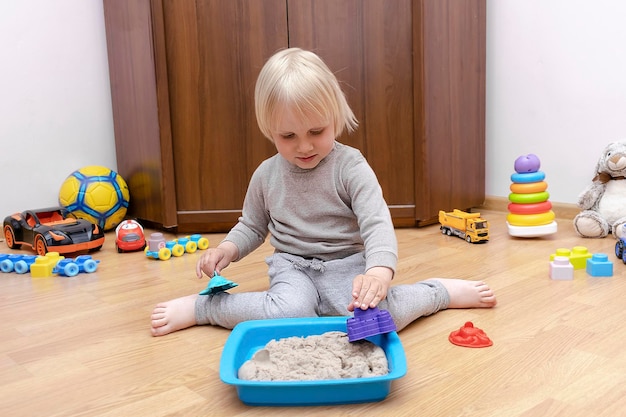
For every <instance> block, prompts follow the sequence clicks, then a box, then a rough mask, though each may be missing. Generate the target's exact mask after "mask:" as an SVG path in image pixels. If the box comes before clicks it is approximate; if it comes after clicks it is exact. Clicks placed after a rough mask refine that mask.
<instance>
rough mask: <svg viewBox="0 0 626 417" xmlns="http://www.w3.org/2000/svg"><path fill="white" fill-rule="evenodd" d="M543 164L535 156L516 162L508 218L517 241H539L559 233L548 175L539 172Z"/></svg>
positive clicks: (512, 176)
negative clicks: (549, 190) (532, 238)
mask: <svg viewBox="0 0 626 417" xmlns="http://www.w3.org/2000/svg"><path fill="white" fill-rule="evenodd" d="M540 166H541V161H540V160H539V158H538V157H537V155H534V154H528V155H523V156H520V157H519V158H517V159H516V160H515V173H514V174H513V175H511V181H512V182H513V183H512V184H511V187H510V188H511V194H509V201H510V204H509V206H508V209H509V214H508V216H507V217H506V220H507V226H508V228H509V234H510V235H511V236H516V237H536V236H543V235H549V234H552V233H556V231H557V224H556V222H555V221H554V217H555V215H554V212H553V211H552V203H551V202H550V201H549V200H548V199H549V198H550V194H549V193H548V191H546V190H547V189H548V183H547V182H546V181H545V178H546V174H545V173H544V172H542V171H539V167H540Z"/></svg>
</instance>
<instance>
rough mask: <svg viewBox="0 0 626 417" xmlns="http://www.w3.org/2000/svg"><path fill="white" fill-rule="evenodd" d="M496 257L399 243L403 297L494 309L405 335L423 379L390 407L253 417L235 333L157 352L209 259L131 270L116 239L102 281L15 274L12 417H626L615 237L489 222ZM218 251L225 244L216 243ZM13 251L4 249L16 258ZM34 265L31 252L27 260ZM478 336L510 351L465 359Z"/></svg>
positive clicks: (245, 273) (5, 393) (173, 342)
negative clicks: (175, 301)
mask: <svg viewBox="0 0 626 417" xmlns="http://www.w3.org/2000/svg"><path fill="white" fill-rule="evenodd" d="M483 215H484V217H486V218H487V219H488V220H489V221H490V223H491V241H490V242H489V243H487V244H483V245H472V244H468V243H466V242H465V241H463V240H461V239H459V238H456V237H447V236H443V235H441V234H440V232H439V228H438V225H435V226H430V227H426V228H421V229H398V230H397V234H398V239H399V242H400V258H401V260H400V264H399V270H398V274H397V276H396V279H395V282H396V283H402V282H413V281H416V280H421V279H425V278H428V277H463V278H467V279H473V280H485V281H486V282H487V283H488V284H490V285H491V287H492V288H494V289H495V290H496V294H497V295H498V301H499V304H498V306H497V307H496V308H494V309H485V310H447V311H442V312H440V313H437V314H436V315H434V316H431V317H427V318H422V319H420V320H418V321H417V322H415V323H413V324H412V325H411V326H409V327H408V328H406V329H405V330H403V331H402V332H401V333H400V337H401V340H402V342H403V345H404V348H405V350H406V354H407V360H408V373H407V375H406V376H405V377H404V378H402V379H399V380H397V381H395V382H394V383H393V385H392V388H391V393H390V395H389V396H388V397H387V399H386V400H384V401H382V402H379V403H369V404H359V405H345V406H335V407H332V408H331V407H326V406H322V407H308V408H298V409H294V408H265V407H248V406H245V405H243V404H242V403H241V402H240V401H239V399H238V397H237V394H236V392H235V390H234V388H233V387H231V386H228V385H225V384H223V383H222V382H221V381H220V378H219V373H218V372H219V362H220V355H221V352H222V346H223V345H224V342H225V340H226V338H227V337H228V335H229V331H227V330H224V329H220V328H214V327H208V326H203V327H195V328H192V329H188V330H184V331H180V332H177V333H174V334H171V335H168V336H165V337H160V338H153V337H152V336H150V332H149V315H150V312H151V311H152V308H153V306H154V304H156V303H157V302H159V301H165V300H168V299H170V298H174V297H179V296H182V295H187V294H191V293H195V292H199V291H200V290H202V289H203V288H204V287H205V285H206V281H198V280H197V279H196V278H195V274H194V266H195V261H196V259H197V256H198V254H189V255H185V256H183V257H182V258H176V259H174V258H173V259H171V260H170V261H167V262H164V261H156V260H150V259H147V258H146V257H145V256H144V255H143V253H141V252H139V253H127V254H118V253H117V252H115V249H114V235H113V234H109V235H107V241H106V243H105V246H104V248H103V250H102V251H100V252H98V253H96V254H95V258H97V259H100V260H101V263H100V265H99V268H98V271H97V272H96V273H94V274H80V275H79V276H77V277H74V278H60V277H54V278H43V279H42V278H40V279H31V278H30V276H28V275H26V276H24V275H16V274H13V273H11V274H1V273H0V318H1V323H0V415H2V416H12V417H14V416H103V415H111V416H151V417H153V416H170V415H180V416H265V415H269V414H270V413H271V415H273V416H293V415H296V414H297V415H299V416H329V415H332V416H357V415H358V416H364V415H365V416H370V415H371V416H394V417H395V416H429V417H430V416H481V417H482V416H568V417H572V416H592V415H593V416H617V415H624V413H626V411H625V410H626V354H625V345H626V325H625V324H626V265H623V264H622V263H621V261H618V260H617V258H616V257H615V255H614V254H613V251H614V249H613V248H614V243H615V241H614V240H613V238H612V237H608V238H606V239H597V240H587V239H582V238H579V237H577V236H576V235H575V234H574V232H573V229H572V225H571V221H570V220H559V230H558V233H557V234H555V235H551V236H549V237H545V238H536V239H519V238H512V237H510V236H509V235H508V232H507V229H506V225H505V213H502V212H495V211H486V212H485V211H484V212H483ZM205 236H207V237H209V239H210V241H211V245H212V246H213V245H215V244H217V243H218V242H219V241H220V239H221V237H222V236H223V235H205ZM573 246H586V247H587V248H588V249H589V251H590V252H592V253H598V252H602V253H607V254H608V255H609V259H610V260H611V261H613V262H614V276H613V277H610V278H593V277H590V276H588V275H587V274H586V272H585V271H584V270H577V271H576V272H575V279H574V280H573V281H553V280H551V279H550V278H549V274H548V265H549V255H550V254H551V253H554V252H555V250H556V249H557V248H560V247H565V248H571V247H573ZM7 251H9V250H8V249H6V246H4V243H1V244H0V252H4V253H6V252H7ZM270 251H271V249H270V247H269V246H268V245H267V244H265V245H264V246H263V247H262V249H260V250H258V251H257V252H255V253H254V254H253V255H251V256H249V257H248V258H246V259H245V260H244V261H242V262H240V263H238V264H233V265H231V267H230V268H228V269H227V270H226V271H225V272H224V275H225V276H226V277H227V278H230V279H232V280H234V281H236V282H238V283H239V287H237V288H236V289H234V290H231V291H254V290H261V289H263V288H264V287H265V285H266V278H265V273H266V268H265V264H264V262H263V259H264V256H265V255H267V254H268V253H269V252H270ZM25 253H27V252H25ZM466 321H472V322H473V323H474V325H475V326H476V327H480V328H482V329H483V330H484V331H485V332H486V333H487V335H488V336H489V337H490V338H491V339H492V340H493V342H494V345H493V346H492V347H488V348H482V349H470V348H463V347H458V346H455V345H452V344H451V343H450V342H449V341H448V334H449V333H450V332H451V331H454V330H456V329H458V328H459V327H461V326H462V325H463V324H464V323H465V322H466Z"/></svg>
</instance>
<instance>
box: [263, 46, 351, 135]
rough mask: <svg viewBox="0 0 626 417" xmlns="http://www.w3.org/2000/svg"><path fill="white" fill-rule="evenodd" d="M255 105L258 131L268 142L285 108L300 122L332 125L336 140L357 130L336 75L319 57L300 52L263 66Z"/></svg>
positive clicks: (289, 52)
mask: <svg viewBox="0 0 626 417" xmlns="http://www.w3.org/2000/svg"><path fill="white" fill-rule="evenodd" d="M254 102H255V112H256V119H257V123H258V125H259V129H261V132H262V133H263V135H265V136H266V137H267V138H268V139H269V140H271V141H272V140H273V139H272V133H271V132H272V130H273V128H274V127H275V123H276V122H277V118H278V112H279V111H281V109H283V108H284V107H285V106H291V107H292V108H293V109H294V110H295V111H296V113H297V114H299V115H300V116H302V117H303V118H306V115H314V116H317V117H319V118H320V119H326V120H329V121H331V122H332V123H333V125H334V127H335V137H339V136H340V135H341V133H342V132H343V130H344V129H347V130H348V132H352V131H354V130H355V129H356V127H357V126H358V121H357V120H356V117H354V113H353V112H352V109H350V106H349V105H348V102H347V101H346V96H345V95H344V93H343V91H341V88H340V87H339V82H338V81H337V78H336V77H335V75H334V74H333V73H332V72H331V71H330V69H329V68H328V66H326V64H325V63H324V61H322V59H321V58H320V57H319V56H317V55H316V54H314V53H313V52H310V51H305V50H303V49H300V48H288V49H283V50H281V51H279V52H277V53H276V54H274V55H273V56H272V57H271V58H270V59H269V60H268V61H267V62H266V63H265V65H264V66H263V68H262V69H261V72H260V73H259V77H258V79H257V83H256V88H255V91H254Z"/></svg>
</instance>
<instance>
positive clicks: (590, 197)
mask: <svg viewBox="0 0 626 417" xmlns="http://www.w3.org/2000/svg"><path fill="white" fill-rule="evenodd" d="M594 175H595V176H594V178H593V180H592V182H591V184H589V185H588V186H587V187H586V188H585V189H584V190H583V192H582V193H581V194H580V195H579V196H578V202H577V204H578V207H580V208H581V209H582V211H581V212H580V213H578V214H577V215H576V217H574V229H575V230H576V233H578V234H579V235H580V236H582V237H586V238H602V237H606V236H607V235H608V234H609V233H612V234H613V236H614V237H615V238H616V239H619V238H621V237H622V236H626V232H624V231H623V230H622V229H623V228H622V226H623V225H624V224H626V141H621V142H613V143H610V144H609V145H607V147H606V148H604V151H603V152H602V155H601V156H600V159H599V160H598V163H597V165H596V170H595V173H594Z"/></svg>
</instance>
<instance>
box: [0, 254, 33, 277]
mask: <svg viewBox="0 0 626 417" xmlns="http://www.w3.org/2000/svg"><path fill="white" fill-rule="evenodd" d="M36 258H37V255H19V254H15V255H7V254H0V271H2V272H5V273H7V272H15V273H16V274H25V273H27V272H28V271H30V266H31V265H32V264H33V263H34V262H35V259H36Z"/></svg>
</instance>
